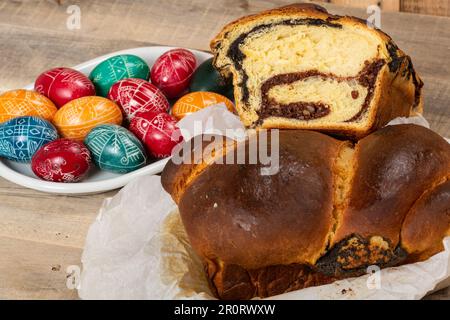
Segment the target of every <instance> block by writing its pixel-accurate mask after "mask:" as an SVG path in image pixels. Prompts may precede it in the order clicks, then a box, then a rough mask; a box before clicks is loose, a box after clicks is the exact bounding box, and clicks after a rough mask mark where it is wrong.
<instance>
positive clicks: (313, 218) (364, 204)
mask: <svg viewBox="0 0 450 320" xmlns="http://www.w3.org/2000/svg"><path fill="white" fill-rule="evenodd" d="M231 149H232V148H231ZM228 152H231V150H228ZM186 168H189V167H187V166H186V165H176V164H174V163H173V162H171V161H169V163H168V164H167V166H166V168H165V169H164V172H163V174H162V181H163V186H164V188H165V189H166V190H167V191H168V192H170V193H171V194H172V196H173V197H174V199H175V201H176V202H177V203H178V205H179V210H180V214H181V217H182V221H183V224H184V226H185V228H186V231H187V234H188V236H189V239H190V241H191V244H192V247H193V248H194V250H195V251H196V252H197V253H198V255H199V256H200V257H201V258H202V260H203V262H204V264H205V270H206V273H207V275H208V279H209V281H210V285H211V288H212V290H213V292H214V293H215V294H216V296H217V297H219V298H222V299H249V298H252V297H255V296H259V297H267V296H272V295H277V294H281V293H284V292H287V291H292V290H297V289H301V288H305V287H308V286H316V285H322V284H326V283H330V282H332V281H334V280H336V279H341V278H347V277H350V276H358V275H361V274H364V273H365V270H366V268H367V267H368V266H369V265H374V264H376V265H379V266H380V267H389V266H395V265H400V264H404V263H410V262H417V261H422V260H425V259H427V258H429V257H430V256H432V255H433V254H435V253H437V252H439V251H441V250H442V249H443V248H442V240H443V238H444V237H445V236H446V235H450V218H449V217H450V145H449V144H448V143H447V142H446V141H445V140H444V139H442V138H441V137H440V136H438V135H437V134H435V133H433V132H432V131H430V130H428V129H426V128H423V127H419V126H416V125H398V126H392V127H387V128H383V129H381V130H379V131H377V132H376V133H374V134H372V135H370V136H368V137H367V138H365V139H363V140H361V141H360V142H359V143H357V144H356V145H355V146H354V149H353V148H352V145H351V144H349V143H347V142H345V141H339V140H336V139H333V138H330V137H328V136H326V135H323V134H320V133H316V132H311V131H301V130H288V131H281V132H280V170H279V172H278V173H277V174H276V175H273V176H261V175H260V171H259V169H260V168H261V165H260V164H256V165H248V164H244V165H238V164H230V165H220V164H215V163H208V164H207V165H204V166H202V167H201V170H190V171H189V170H187V169H186ZM190 168H192V167H190ZM180 172H181V173H182V174H181V173H180ZM173 186H177V188H173Z"/></svg>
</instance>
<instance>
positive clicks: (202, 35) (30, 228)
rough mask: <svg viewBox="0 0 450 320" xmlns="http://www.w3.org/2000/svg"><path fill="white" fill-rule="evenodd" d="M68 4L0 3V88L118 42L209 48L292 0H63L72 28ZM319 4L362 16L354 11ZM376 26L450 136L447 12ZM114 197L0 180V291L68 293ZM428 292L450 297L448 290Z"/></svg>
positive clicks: (435, 122)
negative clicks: (76, 22) (77, 15)
mask: <svg viewBox="0 0 450 320" xmlns="http://www.w3.org/2000/svg"><path fill="white" fill-rule="evenodd" d="M68 2H69V1H61V3H62V4H61V5H58V4H57V3H56V2H55V1H54V0H47V1H32V0H28V1H26V0H22V1H19V0H15V1H1V2H0V43H1V45H0V92H1V91H6V90H10V89H14V88H20V87H22V86H24V85H26V84H28V83H30V82H33V81H34V79H35V77H36V75H37V74H39V73H40V72H42V71H43V70H45V69H47V68H50V67H55V66H72V65H76V64H78V63H80V62H83V61H86V60H88V59H92V58H94V57H96V56H99V55H102V54H106V53H109V52H112V51H116V50H120V49H126V48H133V47H140V46H148V45H152V44H162V45H172V46H181V47H189V48H194V49H201V50H208V44H209V40H210V39H211V38H212V37H213V36H214V35H215V33H216V32H217V31H218V30H219V29H220V28H221V27H222V26H223V25H224V24H225V23H227V22H229V21H230V20H232V19H234V18H237V17H240V16H243V15H246V14H249V13H253V12H257V11H260V10H263V9H267V8H271V7H276V6H278V5H284V4H288V3H290V2H292V0H274V1H244V0H241V1H240V0H227V1H210V0H191V1H183V0H179V1H175V0H166V1H156V0H155V1H151V0H149V1H144V0H120V1H119V0H116V1H114V0H106V1H105V0H103V1H88V0H85V1H70V4H74V3H75V4H77V5H78V6H79V8H80V9H81V29H79V30H78V29H75V30H69V29H67V27H66V22H67V19H68V18H69V17H70V15H69V14H68V13H67V12H66V10H67V8H68V5H69V3H68ZM327 7H328V8H329V9H330V11H333V12H336V13H340V14H352V15H357V16H360V17H363V18H367V14H366V13H365V11H364V10H361V9H350V8H344V7H336V6H331V5H328V6H327ZM382 28H383V29H384V30H385V31H387V32H388V33H390V34H391V35H392V36H393V37H394V39H395V40H396V41H397V42H398V44H399V46H400V47H401V48H403V49H404V50H405V51H406V52H407V53H409V54H410V55H411V56H412V58H413V61H414V62H415V65H416V67H417V69H418V70H419V72H420V74H421V75H422V77H423V79H424V81H425V83H426V87H425V95H426V98H425V103H426V113H425V115H426V117H427V118H428V119H429V120H430V122H431V124H432V127H433V129H434V130H436V131H437V132H439V133H440V134H443V135H446V136H450V125H449V124H450V112H449V108H450V18H446V17H432V16H422V15H413V14H406V13H384V14H383V15H382ZM114 194H115V192H108V193H105V194H98V195H90V196H73V197H69V196H54V195H50V194H44V193H40V192H36V191H32V190H29V189H25V188H23V187H20V186H17V185H15V184H13V183H10V182H8V181H6V180H4V179H2V178H0V298H13V299H15V298H19V299H26V298H37V299H53V298H64V299H72V298H77V293H76V291H74V290H68V289H67V287H66V268H67V266H69V265H80V255H81V252H82V248H83V243H84V239H85V236H86V232H87V230H88V227H89V225H90V224H91V223H92V221H93V219H94V217H95V216H96V214H97V210H98V208H99V206H100V205H101V203H102V201H103V199H104V198H105V197H110V196H113V195H114ZM431 298H434V299H439V298H441V299H443V298H450V290H449V289H447V290H443V291H441V292H439V293H437V294H434V295H432V296H431Z"/></svg>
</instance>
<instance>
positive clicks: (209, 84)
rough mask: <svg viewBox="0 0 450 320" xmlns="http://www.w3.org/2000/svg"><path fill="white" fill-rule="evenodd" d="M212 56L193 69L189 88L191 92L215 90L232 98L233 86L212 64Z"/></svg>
mask: <svg viewBox="0 0 450 320" xmlns="http://www.w3.org/2000/svg"><path fill="white" fill-rule="evenodd" d="M212 61H213V58H211V59H208V60H206V61H205V62H203V63H202V64H201V65H199V66H198V68H197V70H195V73H194V76H193V77H192V80H191V84H190V87H189V90H190V91H191V92H197V91H209V92H215V93H218V94H221V95H224V96H226V97H227V98H229V99H231V100H234V99H233V86H232V84H231V82H230V81H227V80H225V79H224V78H223V77H222V76H221V75H220V73H219V72H218V71H217V70H216V69H215V68H214V67H213V65H212Z"/></svg>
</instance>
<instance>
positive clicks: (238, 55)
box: [227, 18, 342, 105]
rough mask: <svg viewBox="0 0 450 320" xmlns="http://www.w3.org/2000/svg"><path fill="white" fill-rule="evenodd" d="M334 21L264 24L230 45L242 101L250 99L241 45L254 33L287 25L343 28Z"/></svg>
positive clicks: (290, 20)
mask: <svg viewBox="0 0 450 320" xmlns="http://www.w3.org/2000/svg"><path fill="white" fill-rule="evenodd" d="M332 21H333V19H327V20H322V19H312V18H306V19H289V20H282V21H279V22H276V23H270V24H262V25H259V26H256V27H254V28H253V29H251V30H250V31H249V32H246V33H243V34H241V35H240V36H239V37H237V38H236V40H234V41H233V43H232V44H231V45H230V47H229V49H228V52H227V56H228V57H229V58H230V59H231V61H233V64H234V67H235V69H236V70H237V71H238V72H239V73H240V74H241V79H242V81H241V83H239V84H238V85H239V87H240V88H241V90H242V101H243V102H244V104H245V105H247V104H248V99H249V95H250V94H249V91H248V87H247V81H248V75H247V73H246V72H245V70H244V69H243V67H242V62H243V61H244V58H245V55H244V53H243V52H242V51H241V49H240V45H241V44H242V43H244V41H245V39H246V38H247V37H248V36H249V35H251V34H254V33H257V32H260V31H262V30H266V29H270V28H273V27H275V26H279V25H287V26H298V25H308V26H316V27H329V28H342V25H341V24H338V23H333V22H332Z"/></svg>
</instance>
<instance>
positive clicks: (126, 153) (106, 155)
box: [84, 124, 147, 173]
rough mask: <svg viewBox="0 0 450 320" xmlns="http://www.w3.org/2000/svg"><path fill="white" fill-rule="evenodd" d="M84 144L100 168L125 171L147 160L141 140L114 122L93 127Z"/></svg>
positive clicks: (139, 166)
mask: <svg viewBox="0 0 450 320" xmlns="http://www.w3.org/2000/svg"><path fill="white" fill-rule="evenodd" d="M84 144H85V145H86V146H87V147H88V149H89V151H90V152H91V155H92V159H93V160H94V163H95V164H96V165H97V167H99V168H100V169H101V170H105V171H112V172H115V173H127V172H131V171H134V170H137V169H139V168H142V167H143V166H145V163H146V161H147V156H146V154H145V151H144V147H143V146H142V144H141V142H140V141H139V140H138V139H137V138H136V137H135V136H134V135H133V134H132V133H131V132H130V131H128V130H127V129H125V128H124V127H121V126H118V125H115V124H103V125H99V126H97V127H95V128H94V129H92V130H91V132H89V134H88V135H87V137H86V139H85V140H84Z"/></svg>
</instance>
